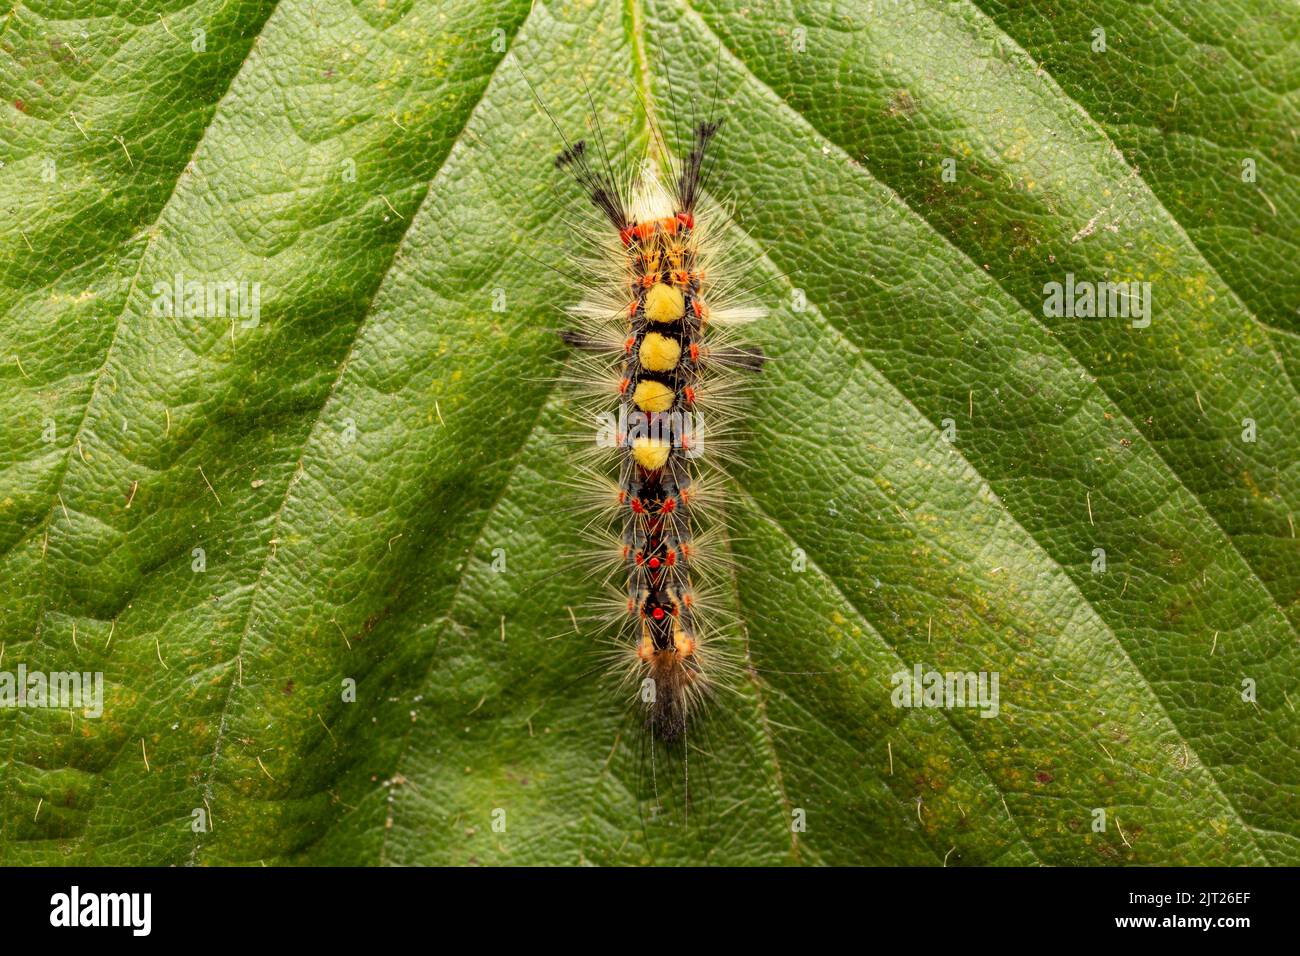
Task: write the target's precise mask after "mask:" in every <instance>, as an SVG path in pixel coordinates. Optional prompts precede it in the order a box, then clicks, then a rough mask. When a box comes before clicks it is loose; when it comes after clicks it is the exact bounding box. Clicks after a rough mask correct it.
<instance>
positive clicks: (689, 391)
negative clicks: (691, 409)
mask: <svg viewBox="0 0 1300 956" xmlns="http://www.w3.org/2000/svg"><path fill="white" fill-rule="evenodd" d="M685 393H686V404H687V405H694V404H695V389H693V388H691V386H689V385H687V386H686V388H685Z"/></svg>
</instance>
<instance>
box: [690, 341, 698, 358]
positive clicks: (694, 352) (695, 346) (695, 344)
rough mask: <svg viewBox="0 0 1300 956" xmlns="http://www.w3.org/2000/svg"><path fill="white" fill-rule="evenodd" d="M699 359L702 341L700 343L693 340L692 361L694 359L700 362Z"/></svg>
mask: <svg viewBox="0 0 1300 956" xmlns="http://www.w3.org/2000/svg"><path fill="white" fill-rule="evenodd" d="M699 360H700V343H699V342H692V343H691V361H692V362H699Z"/></svg>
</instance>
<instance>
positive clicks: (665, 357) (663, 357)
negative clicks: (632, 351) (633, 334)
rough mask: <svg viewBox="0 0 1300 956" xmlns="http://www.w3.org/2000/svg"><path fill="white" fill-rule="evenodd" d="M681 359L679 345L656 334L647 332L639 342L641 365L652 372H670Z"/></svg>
mask: <svg viewBox="0 0 1300 956" xmlns="http://www.w3.org/2000/svg"><path fill="white" fill-rule="evenodd" d="M681 357H682V347H681V345H679V344H678V343H677V342H676V341H675V340H674V339H670V338H667V337H665V336H662V335H660V334H659V333H658V332H649V333H647V334H646V336H645V338H643V339H642V340H641V364H642V365H643V366H645V367H646V368H648V369H649V370H650V371H652V372H668V371H671V370H672V369H674V368H676V367H677V361H678V359H680V358H681Z"/></svg>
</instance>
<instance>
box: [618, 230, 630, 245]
mask: <svg viewBox="0 0 1300 956" xmlns="http://www.w3.org/2000/svg"><path fill="white" fill-rule="evenodd" d="M618 238H619V240H620V241H621V242H622V243H623V245H625V246H630V245H631V244H632V227H631V226H624V227H623V228H622V229H620V230H619V231H618Z"/></svg>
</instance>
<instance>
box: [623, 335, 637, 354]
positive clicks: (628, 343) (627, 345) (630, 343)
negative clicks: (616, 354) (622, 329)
mask: <svg viewBox="0 0 1300 956" xmlns="http://www.w3.org/2000/svg"><path fill="white" fill-rule="evenodd" d="M634 345H636V336H635V335H632V336H629V337H628V340H627V341H626V342H624V343H623V351H624V352H626V353H627V354H628V355H631V354H632V346H634Z"/></svg>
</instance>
